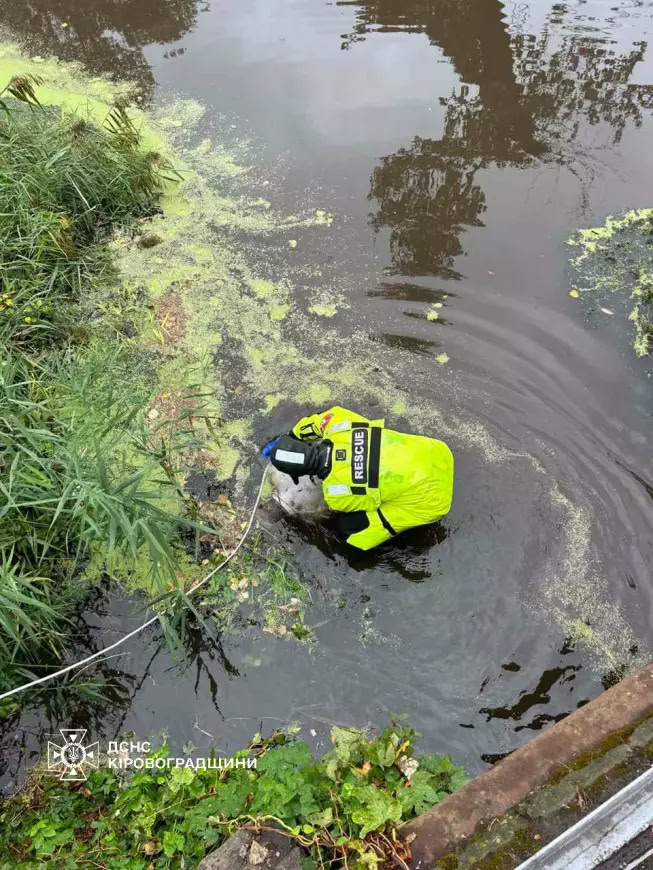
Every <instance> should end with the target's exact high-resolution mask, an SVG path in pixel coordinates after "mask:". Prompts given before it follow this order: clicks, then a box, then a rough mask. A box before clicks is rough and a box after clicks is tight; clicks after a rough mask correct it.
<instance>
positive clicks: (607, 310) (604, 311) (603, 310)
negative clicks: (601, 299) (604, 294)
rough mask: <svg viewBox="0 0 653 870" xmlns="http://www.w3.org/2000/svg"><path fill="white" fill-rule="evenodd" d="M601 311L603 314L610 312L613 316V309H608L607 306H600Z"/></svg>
mask: <svg viewBox="0 0 653 870" xmlns="http://www.w3.org/2000/svg"><path fill="white" fill-rule="evenodd" d="M601 311H602V312H603V313H604V314H611V315H612V316H613V317H614V311H610V309H609V308H601Z"/></svg>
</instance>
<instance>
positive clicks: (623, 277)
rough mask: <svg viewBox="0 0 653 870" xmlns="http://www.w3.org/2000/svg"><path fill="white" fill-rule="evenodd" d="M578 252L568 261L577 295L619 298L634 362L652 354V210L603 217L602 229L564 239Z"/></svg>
mask: <svg viewBox="0 0 653 870" xmlns="http://www.w3.org/2000/svg"><path fill="white" fill-rule="evenodd" d="M567 244H568V245H570V246H571V247H577V248H580V252H579V253H578V254H577V255H576V256H574V257H572V258H571V260H570V262H571V265H572V266H573V267H574V269H575V270H576V271H577V273H578V281H577V282H576V284H577V290H578V291H579V293H580V294H586V295H587V296H590V295H591V296H592V297H596V298H598V299H600V298H601V297H605V296H606V295H607V294H613V293H618V294H620V295H621V296H622V297H623V298H624V301H625V303H626V306H627V308H629V309H630V310H628V311H627V314H626V317H627V320H628V322H629V323H630V324H632V345H633V349H634V350H635V353H636V354H637V356H638V357H645V356H648V355H649V354H650V353H651V350H652V349H653V344H652V343H651V342H652V339H653V278H652V276H651V272H650V268H649V267H648V266H647V264H649V263H650V262H651V256H652V254H653V209H651V208H645V209H633V210H630V211H627V212H625V213H624V214H623V215H622V216H621V217H618V218H615V217H613V216H608V218H607V219H606V221H605V223H604V225H603V226H602V227H591V228H588V229H580V230H578V232H577V233H575V234H574V235H573V236H571V237H570V238H569V239H568V240H567Z"/></svg>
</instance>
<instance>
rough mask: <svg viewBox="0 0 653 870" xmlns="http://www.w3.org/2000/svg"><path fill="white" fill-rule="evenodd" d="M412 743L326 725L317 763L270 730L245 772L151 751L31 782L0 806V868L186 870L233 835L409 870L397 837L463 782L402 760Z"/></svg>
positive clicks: (436, 761)
mask: <svg viewBox="0 0 653 870" xmlns="http://www.w3.org/2000/svg"><path fill="white" fill-rule="evenodd" d="M417 736H418V735H416V733H415V731H414V730H413V729H412V728H410V727H408V726H406V725H404V724H400V723H398V722H393V723H392V724H391V726H390V727H388V728H387V729H386V730H385V731H384V732H383V733H382V734H381V735H380V736H379V737H376V738H371V737H369V736H368V735H367V734H365V733H364V732H362V731H358V730H353V729H346V728H337V727H336V728H334V729H333V730H332V732H331V742H332V744H333V749H332V750H331V751H330V752H328V753H327V754H326V755H325V756H324V757H323V758H321V759H320V760H319V761H316V760H315V759H314V758H313V756H312V755H311V752H310V750H309V747H308V746H307V745H306V744H305V743H302V742H296V741H295V740H294V739H293V738H292V736H291V735H289V734H286V733H283V732H275V733H273V734H272V735H271V736H270V737H267V738H265V739H264V738H262V737H261V735H260V734H256V735H255V736H254V738H253V740H252V741H251V743H250V744H249V746H248V748H247V749H246V750H243V751H242V752H239V753H236V757H237V758H239V757H240V758H245V757H249V758H250V760H251V759H253V758H255V759H256V769H243V768H235V767H234V768H231V769H229V768H225V769H208V767H204V768H202V767H201V766H196V767H195V769H193V768H191V767H189V766H187V767H179V768H178V767H174V766H172V767H170V768H167V767H166V762H165V759H166V758H167V757H169V755H170V751H169V748H168V747H167V746H162V747H161V748H160V749H158V750H156V751H155V752H154V753H153V754H152V756H150V758H152V759H153V762H152V763H153V764H156V761H157V759H160V760H161V761H160V762H159V767H154V768H151V769H149V770H148V769H142V770H140V771H138V772H136V773H134V774H133V775H132V776H130V777H128V776H127V775H126V774H125V772H124V771H121V770H120V769H118V770H114V769H108V768H106V767H105V768H103V767H101V768H100V769H99V770H94V771H92V772H91V773H90V775H89V777H88V779H87V780H86V781H85V782H84V783H73V784H63V783H60V782H57V781H53V780H52V779H48V778H47V777H46V776H45V775H42V776H38V775H34V776H33V778H32V781H31V782H30V783H29V784H28V786H27V787H26V789H25V790H24V792H23V793H22V794H19V795H16V796H15V797H13V798H11V799H9V800H7V801H4V802H3V803H0V827H1V828H2V830H3V832H4V839H0V870H9V868H12V870H13V868H18V870H36V868H39V870H58V868H64V867H68V868H74V870H84V868H89V870H90V868H100V870H155V868H156V870H159V868H181V867H190V866H192V867H195V866H197V864H198V862H199V861H200V860H201V859H202V858H203V856H204V855H205V854H206V852H208V851H210V850H211V849H212V848H214V847H216V846H217V845H219V844H220V842H221V841H223V840H224V839H225V838H226V837H228V836H230V835H232V834H234V833H235V832H236V831H237V830H239V829H241V828H247V829H249V830H261V829H262V828H273V829H278V830H281V831H282V832H284V833H285V834H286V835H287V836H289V837H291V838H293V839H294V840H295V841H296V842H297V843H298V844H299V845H300V846H301V847H302V849H303V851H304V854H305V856H306V858H305V861H304V866H305V867H306V868H320V870H325V868H331V870H341V868H349V870H366V868H367V870H369V868H381V867H384V866H387V867H390V866H393V867H394V866H408V864H407V863H405V862H404V861H403V859H404V858H407V859H408V861H409V860H410V858H409V856H410V850H409V844H407V843H402V842H401V840H399V839H398V837H397V830H398V829H399V828H400V827H401V826H402V825H403V824H405V823H406V822H407V821H409V820H410V819H412V818H414V817H415V816H417V815H419V814H420V813H422V812H424V811H425V810H427V809H430V808H431V807H432V806H434V804H436V803H438V801H440V800H442V799H443V798H445V797H446V796H447V795H448V794H450V793H452V792H454V791H456V790H457V789H459V788H460V787H461V786H462V785H463V784H464V782H465V773H464V771H463V770H462V768H460V767H456V766H455V765H453V764H452V763H451V761H450V759H449V758H448V757H444V758H441V757H439V756H437V755H424V756H417V757H414V758H413V757H412V756H413V746H414V743H415V738H416V737H417ZM243 764H244V762H243ZM216 767H217V765H216ZM386 862H387V863H386ZM402 862H403V863H402Z"/></svg>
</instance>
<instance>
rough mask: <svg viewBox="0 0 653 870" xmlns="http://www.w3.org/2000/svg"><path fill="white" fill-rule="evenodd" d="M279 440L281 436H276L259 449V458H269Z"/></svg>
mask: <svg viewBox="0 0 653 870" xmlns="http://www.w3.org/2000/svg"><path fill="white" fill-rule="evenodd" d="M279 438H281V435H276V436H275V437H274V438H272V440H271V441H268V443H267V444H266V445H265V446H264V447H262V448H261V456H263V457H264V459H269V458H270V454H271V453H272V450H273V449H274V447H275V445H276V443H277V441H278V440H279Z"/></svg>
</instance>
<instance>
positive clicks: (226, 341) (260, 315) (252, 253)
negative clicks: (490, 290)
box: [0, 49, 623, 661]
mask: <svg viewBox="0 0 653 870" xmlns="http://www.w3.org/2000/svg"><path fill="white" fill-rule="evenodd" d="M12 52H13V53H12ZM0 60H1V61H2V63H8V67H7V68H8V69H10V73H9V74H13V73H15V72H17V71H21V70H22V71H26V72H30V71H32V72H38V73H41V74H43V73H45V74H46V75H48V76H49V75H50V74H52V76H53V80H54V81H55V82H56V84H55V86H51V87H50V88H49V89H48V98H47V101H48V102H51V103H52V104H60V105H61V104H64V103H66V104H67V105H69V106H70V105H76V106H78V107H79V108H80V110H81V108H82V106H86V105H87V102H88V101H90V102H91V104H92V107H93V111H94V113H95V117H97V118H98V119H100V120H101V119H102V118H103V117H104V116H105V115H106V112H107V111H108V109H109V106H110V104H111V101H112V98H113V96H114V95H115V94H116V93H117V92H118V91H121V92H122V93H124V94H125V95H128V94H130V93H131V92H130V88H129V86H128V85H125V86H120V87H119V88H118V87H116V86H114V85H112V84H111V83H108V82H103V81H101V80H94V82H89V81H88V80H86V79H84V77H83V75H82V73H81V71H80V68H79V67H77V66H75V65H71V64H63V63H59V62H57V61H47V62H46V64H44V65H43V64H37V67H39V69H38V70H36V69H35V68H34V65H33V63H32V62H31V61H29V60H25V59H20V58H18V59H17V57H16V55H15V52H14V50H13V49H11V50H9V55H2V57H1V58H0ZM21 64H22V66H21ZM46 70H47V71H46ZM131 111H132V112H133V117H134V119H135V121H136V122H138V124H139V125H140V127H141V129H142V130H143V132H144V136H145V138H146V141H147V143H148V146H147V147H151V148H155V149H156V150H157V151H159V152H160V153H162V154H164V155H166V156H168V157H169V158H171V159H172V162H173V165H174V166H175V169H176V170H177V171H178V172H179V174H180V176H181V178H182V181H181V182H179V183H177V184H170V185H169V186H168V188H167V189H166V192H165V196H164V197H163V200H162V204H161V205H162V211H161V214H158V215H156V216H154V217H153V218H151V219H150V220H148V221H146V222H144V225H143V232H144V233H154V234H156V235H157V236H159V237H160V238H161V243H160V244H158V245H157V246H155V247H153V248H149V249H147V248H146V249H143V248H139V247H138V245H137V244H136V243H135V242H134V241H133V240H130V239H126V238H118V239H116V241H115V243H114V245H115V248H114V249H115V252H116V256H117V258H118V261H119V265H120V273H121V276H122V281H123V283H124V285H125V286H126V287H129V288H131V291H132V292H137V291H145V292H146V293H147V294H148V295H149V296H150V297H151V298H156V299H161V298H162V297H164V296H165V294H167V293H169V292H174V293H175V294H176V295H178V297H179V299H180V304H181V306H182V307H183V310H184V312H185V316H186V324H185V329H184V332H183V335H180V336H179V337H178V338H177V340H176V341H175V342H174V343H172V342H170V341H169V340H168V339H167V336H166V335H165V333H164V331H163V330H161V329H159V332H160V333H161V336H162V340H161V338H158V337H157V335H156V334H155V330H154V329H153V330H152V336H151V341H152V344H153V345H154V346H155V347H156V346H158V348H159V350H160V351H161V352H162V353H165V354H166V355H168V356H169V355H172V356H173V359H172V360H170V359H168V360H167V361H166V362H165V363H164V365H162V366H161V367H160V370H159V374H158V386H157V390H158V393H159V394H161V395H166V394H170V393H172V392H174V390H176V389H179V385H180V382H181V383H186V381H185V379H184V378H183V376H182V372H183V370H184V369H185V368H188V369H189V370H193V368H194V367H196V366H197V365H198V364H199V363H201V362H205V361H206V360H207V359H212V360H213V364H212V365H211V366H209V367H208V368H207V369H206V370H205V377H206V381H205V383H206V385H207V389H208V391H209V392H210V395H211V413H212V416H213V417H214V418H215V419H220V420H221V421H222V426H221V427H220V429H219V430H218V431H217V433H216V437H215V438H214V439H208V440H207V446H208V448H209V451H208V452H209V453H210V455H211V456H212V457H213V459H212V460H211V464H212V466H213V468H214V469H215V470H216V473H217V475H218V479H219V480H221V481H225V482H227V481H228V482H229V485H230V487H233V490H234V493H235V499H236V502H238V499H239V498H240V499H242V495H243V491H244V486H245V483H246V482H247V481H248V479H249V470H248V467H247V463H245V462H243V461H241V460H243V459H244V458H245V457H246V456H248V455H249V454H248V451H250V452H251V449H252V446H253V445H252V444H251V440H250V439H251V437H252V435H251V433H252V432H254V431H257V426H260V425H261V424H264V420H265V416H266V415H267V414H268V413H269V411H270V410H272V409H273V408H274V407H275V406H276V405H277V404H278V403H279V402H280V401H282V399H285V398H286V394H285V393H282V392H280V390H279V385H280V384H288V385H292V389H291V390H288V391H287V392H288V393H289V394H291V396H292V399H293V400H294V401H297V402H299V403H301V404H303V405H304V406H306V407H307V410H309V411H313V410H315V409H318V408H320V407H326V406H327V405H328V404H330V403H331V402H332V401H334V400H340V401H341V399H340V396H348V397H351V404H356V403H358V402H362V401H366V400H368V399H374V400H375V401H376V402H377V403H379V404H380V406H381V407H382V409H391V410H392V411H393V413H395V414H399V413H400V414H402V416H404V417H405V419H406V421H407V423H408V425H410V426H412V427H413V428H415V429H417V430H418V431H427V430H428V431H432V432H437V433H438V435H439V437H442V438H446V439H448V440H450V442H451V443H452V444H453V445H454V447H455V448H456V449H457V450H458V449H464V448H465V447H467V448H469V449H472V450H475V451H477V452H479V453H480V455H481V456H482V458H483V460H484V461H485V462H487V463H489V464H500V463H512V462H518V463H525V464H526V465H527V466H528V467H531V468H532V469H533V470H534V471H535V473H536V474H541V475H544V474H545V472H544V470H543V468H542V466H541V465H540V464H539V463H538V462H537V460H535V459H534V458H533V457H531V456H529V455H527V454H524V453H519V452H516V451H513V450H509V449H506V448H505V447H503V446H502V445H501V444H499V443H498V441H497V440H496V438H495V437H494V436H493V435H492V434H491V433H490V432H489V431H488V429H487V428H486V427H485V426H483V425H481V424H480V423H479V422H476V421H470V420H468V419H463V418H460V417H458V416H457V415H456V413H455V412H454V410H453V407H452V403H451V402H449V403H448V404H447V406H446V407H445V408H444V409H440V408H438V407H436V406H433V405H432V404H429V405H426V404H425V403H424V401H423V400H421V399H420V397H419V395H420V394H419V385H420V382H421V380H422V376H421V375H416V374H415V373H414V358H413V357H411V355H410V354H409V353H403V352H400V351H398V350H397V349H396V348H393V349H390V348H385V347H382V346H381V345H380V344H379V343H378V342H373V341H371V340H370V339H369V338H368V336H367V335H366V334H365V333H364V332H362V331H358V332H357V333H356V334H355V335H348V336H342V335H340V334H339V333H338V332H337V331H336V329H334V328H333V326H332V325H331V324H329V323H325V322H324V320H325V319H328V318H330V317H331V316H332V315H331V311H332V310H333V308H334V307H335V308H336V309H338V308H340V307H344V306H343V305H342V304H341V303H340V301H337V300H336V299H335V298H334V296H333V293H332V292H331V290H330V289H329V287H328V286H324V287H319V286H318V287H316V288H314V289H313V292H312V298H313V299H315V300H316V301H315V302H314V304H313V306H314V308H316V310H313V311H311V310H310V308H309V311H308V313H305V312H303V311H302V309H301V307H300V306H299V305H293V304H292V301H293V299H294V298H295V297H296V294H297V290H298V288H300V287H304V286H305V282H306V278H307V277H308V276H311V278H312V280H314V281H317V282H319V281H321V280H322V271H323V268H322V267H321V266H318V265H311V264H310V263H307V262H304V261H303V260H302V256H301V248H299V250H298V249H297V246H295V245H292V242H295V241H296V239H294V238H293V239H290V242H289V240H288V230H289V229H304V228H306V229H308V228H314V229H318V230H319V229H321V230H322V231H327V230H328V229H329V228H330V227H331V226H332V225H333V223H334V222H335V221H336V216H334V215H333V214H332V213H330V212H328V211H327V210H326V209H325V208H319V207H313V206H312V205H310V202H309V204H308V205H307V209H306V212H305V213H303V214H296V215H289V216H288V215H284V214H283V213H282V212H281V211H280V210H279V209H278V208H277V207H276V206H275V202H274V198H273V197H272V196H271V195H270V193H269V190H268V187H267V181H261V180H260V179H259V178H257V177H256V173H255V172H254V171H252V169H251V166H252V164H254V163H256V160H255V158H254V156H253V155H251V154H249V153H248V150H247V149H248V145H247V144H246V143H243V142H242V141H241V142H240V143H239V144H238V145H237V147H236V149H235V151H234V154H233V155H230V154H229V153H228V151H227V150H226V147H225V146H224V145H223V144H220V141H219V140H218V141H216V138H215V137H214V136H211V137H207V135H206V131H205V130H204V129H203V127H202V125H203V123H204V121H205V117H204V113H203V112H202V111H201V106H199V104H197V103H194V102H193V101H188V105H186V101H184V100H177V101H173V102H172V103H169V104H168V105H166V106H165V107H161V108H156V107H155V108H154V109H153V110H151V111H149V112H148V113H147V114H146V113H144V112H142V111H141V110H140V109H138V108H137V107H133V109H132V110H131ZM182 118H183V119H184V120H183V122H182V124H177V123H171V122H172V121H178V120H180V119H182ZM236 152H237V153H236ZM264 192H265V195H263V193H264ZM622 220H623V219H622ZM581 238H582V240H583V241H584V242H588V243H589V244H591V245H593V244H594V243H599V244H600V241H601V238H602V235H601V234H600V233H599V234H598V235H597V234H596V233H593V234H588V235H586V236H582V237H581ZM574 244H578V242H576V241H574ZM583 253H585V251H583ZM587 254H588V256H589V255H590V254H591V251H588V252H587ZM443 298H445V297H444V296H443ZM280 306H288V308H287V310H284V316H283V318H281V319H277V318H275V313H277V312H279V310H280ZM318 306H324V307H318ZM334 314H335V312H334ZM310 315H317V317H318V318H319V322H318V320H317V319H316V317H315V316H310ZM448 361H449V357H448V355H447V354H446V353H442V354H439V355H438V356H436V357H433V359H432V363H431V366H432V368H431V370H430V373H431V375H432V376H433V378H437V377H439V374H438V370H439V367H440V366H443V365H445V364H446V363H447V362H448ZM413 387H414V388H415V390H414V394H415V397H414V398H411V390H412V388H413ZM245 419H247V421H248V425H247V427H244V426H243V420H245ZM230 424H233V426H232V428H229V426H230ZM250 426H251V428H250ZM547 481H548V482H549V483H550V488H549V497H550V500H551V502H552V503H553V504H555V505H556V507H558V508H560V509H561V511H562V513H563V515H565V516H567V518H568V522H567V523H564V522H563V529H564V531H563V534H562V537H561V541H560V554H559V556H558V557H557V560H558V561H557V562H556V563H555V564H554V565H552V567H551V568H550V569H548V570H550V571H551V572H552V573H553V574H554V575H555V576H559V575H561V574H563V573H564V566H565V565H572V566H573V568H574V571H575V572H576V574H575V576H574V583H575V584H577V585H578V586H579V587H580V586H582V584H583V581H584V577H585V575H586V572H587V570H588V568H587V562H588V560H583V559H575V553H574V551H575V550H577V549H579V548H581V546H580V544H579V540H578V535H584V536H585V538H584V540H583V543H582V548H581V549H582V552H583V553H584V552H585V551H586V548H587V547H588V546H589V535H590V529H589V527H588V526H587V525H583V524H580V525H578V526H574V520H575V514H574V506H573V505H572V504H571V502H569V501H568V500H567V502H566V503H565V505H561V503H560V502H559V501H556V499H557V496H558V495H560V496H561V493H560V491H559V489H558V488H557V485H556V484H555V482H551V481H550V479H548V478H547ZM561 497H562V496H561ZM577 605H578V602H577V601H576V600H574V599H573V598H569V597H568V598H567V599H565V601H564V604H560V602H557V603H556V604H555V606H552V607H551V612H552V613H553V612H554V611H555V618H556V619H558V617H560V619H561V624H565V623H567V624H568V623H569V621H570V620H571V621H574V620H578V619H579V618H581V617H582V616H583V615H584V612H583V610H582V609H580V608H579V607H578V606H577ZM563 611H564V612H563ZM538 612H539V613H540V615H541V612H542V608H541V607H540V608H539V611H538ZM621 627H623V626H621ZM613 628H614V626H613ZM597 634H598V636H599V637H601V636H602V635H601V633H600V632H597ZM606 648H607V649H610V644H609V643H608V642H607V641H602V642H601V643H599V644H598V645H597V649H598V650H599V652H601V653H602V654H603V653H604V651H605V649H606ZM614 658H615V654H613V653H611V654H610V656H609V659H608V660H609V661H613V660H614ZM603 660H605V657H604V659H603Z"/></svg>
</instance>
